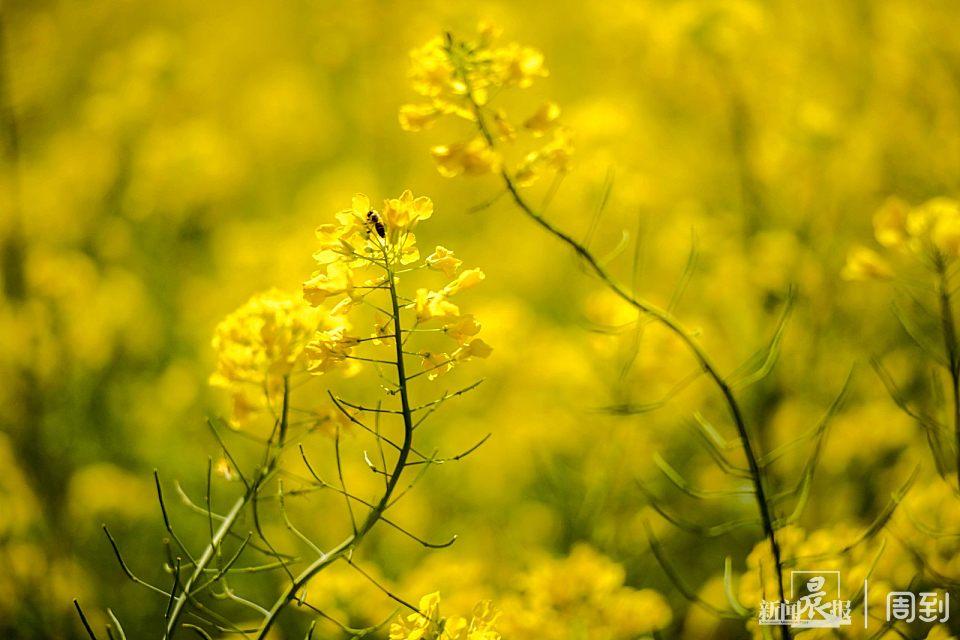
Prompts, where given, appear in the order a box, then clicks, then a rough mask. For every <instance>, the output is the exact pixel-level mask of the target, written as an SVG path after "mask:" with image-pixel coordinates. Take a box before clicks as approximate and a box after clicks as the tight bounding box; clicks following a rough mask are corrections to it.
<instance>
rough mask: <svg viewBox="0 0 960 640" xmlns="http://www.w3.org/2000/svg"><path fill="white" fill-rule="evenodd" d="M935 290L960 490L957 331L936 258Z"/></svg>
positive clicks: (942, 263)
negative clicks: (950, 401)
mask: <svg viewBox="0 0 960 640" xmlns="http://www.w3.org/2000/svg"><path fill="white" fill-rule="evenodd" d="M936 265H937V278H938V283H937V288H938V290H939V294H940V323H941V326H942V329H943V343H944V349H945V350H946V352H947V366H948V367H949V369H950V389H951V392H952V398H953V430H954V436H955V440H956V442H955V445H956V449H957V451H956V454H957V457H956V461H957V487H958V488H960V353H958V345H957V329H956V324H955V323H954V320H953V302H952V300H951V297H950V281H949V278H948V277H947V265H946V263H945V261H944V260H943V259H942V258H938V259H937V261H936Z"/></svg>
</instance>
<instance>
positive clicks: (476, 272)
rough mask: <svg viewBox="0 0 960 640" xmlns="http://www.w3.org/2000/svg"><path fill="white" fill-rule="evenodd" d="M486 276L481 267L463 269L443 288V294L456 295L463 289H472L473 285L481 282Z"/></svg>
mask: <svg viewBox="0 0 960 640" xmlns="http://www.w3.org/2000/svg"><path fill="white" fill-rule="evenodd" d="M486 277H487V276H486V275H484V273H483V271H481V270H480V269H467V270H465V271H461V272H460V275H458V276H457V278H456V279H455V280H453V281H452V282H451V283H450V284H448V285H447V286H445V287H444V288H443V295H445V296H452V295H456V294H457V293H459V292H461V291H464V290H466V289H470V288H471V287H474V286H476V285H478V284H480V283H481V282H483V280H484V278H486Z"/></svg>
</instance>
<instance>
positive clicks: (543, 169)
mask: <svg viewBox="0 0 960 640" xmlns="http://www.w3.org/2000/svg"><path fill="white" fill-rule="evenodd" d="M498 37H499V32H498V31H497V30H496V29H494V28H493V27H491V26H489V25H481V27H480V29H479V32H478V35H477V37H476V38H475V39H473V40H461V39H458V38H455V37H454V36H453V35H451V34H449V33H447V34H445V35H444V36H438V37H435V38H433V39H432V40H430V41H429V42H427V43H426V44H425V45H423V46H422V47H420V48H417V49H414V50H413V51H412V52H411V55H410V57H411V69H410V78H411V82H412V85H413V87H414V90H415V91H416V92H417V93H419V94H420V95H421V96H422V97H423V98H424V101H423V102H420V103H416V104H410V105H405V106H403V107H401V108H400V115H399V119H400V125H401V127H402V128H404V129H405V130H408V131H420V130H422V129H425V128H427V127H429V126H431V125H432V124H433V122H435V121H436V120H437V119H438V118H440V117H444V116H448V117H454V118H458V119H461V120H463V121H465V122H466V123H468V124H469V128H470V129H471V131H472V133H471V134H469V135H468V136H467V139H466V140H464V141H460V142H455V143H452V144H445V145H439V146H435V147H433V149H432V150H431V153H432V155H433V157H434V160H435V161H436V162H437V168H438V170H439V171H440V173H441V174H442V175H445V176H450V177H452V176H457V175H483V174H491V173H492V174H495V175H497V176H499V178H500V180H501V181H502V183H503V187H504V190H505V192H506V193H507V194H509V196H510V199H511V200H512V201H513V204H514V205H515V206H516V207H517V209H518V210H519V211H520V212H521V213H522V214H524V215H525V216H526V217H527V218H529V219H530V220H532V221H533V222H535V223H536V224H537V225H539V226H540V227H541V228H542V229H543V230H544V231H546V232H547V233H549V234H550V235H552V236H553V237H555V238H557V239H558V240H560V241H561V242H563V243H564V244H565V245H567V246H568V247H569V248H570V249H571V250H572V251H573V252H574V253H575V254H576V255H577V256H578V257H579V258H580V259H581V260H582V261H583V263H584V264H585V265H586V266H587V268H588V269H589V270H590V271H591V272H592V273H593V274H594V275H595V276H596V277H597V278H599V279H600V280H601V282H603V284H604V285H605V286H606V287H607V288H608V289H609V290H610V291H612V292H613V293H614V294H616V296H617V297H619V298H620V299H622V300H623V301H624V302H626V303H627V304H629V305H630V306H631V307H633V308H634V309H636V310H637V311H638V312H639V313H640V314H643V315H645V316H648V317H650V318H652V319H653V320H655V321H657V322H659V323H660V324H662V325H663V326H664V327H666V328H667V329H668V330H669V331H670V332H671V333H672V334H674V335H675V336H677V338H679V339H680V340H681V341H682V343H683V344H684V345H685V346H686V348H687V349H688V350H689V352H690V354H691V355H692V356H693V358H694V359H695V360H696V362H697V364H698V365H699V368H700V370H701V371H702V372H703V374H705V375H706V376H707V378H708V379H709V380H710V381H711V383H712V384H713V386H714V387H715V388H716V389H717V391H718V392H719V394H720V396H721V397H722V399H723V402H724V404H725V405H726V407H727V410H728V412H729V414H730V418H731V420H732V421H733V424H734V426H735V427H736V430H737V434H738V438H739V441H740V445H741V447H742V449H743V453H744V456H745V458H746V461H747V465H748V467H749V470H748V473H749V477H750V480H751V482H752V486H753V492H754V496H755V499H756V504H757V510H758V512H759V515H760V522H761V526H762V529H763V533H764V536H765V537H766V539H767V541H768V542H769V547H770V551H771V554H772V557H773V560H774V564H775V567H776V576H777V590H778V594H779V596H780V600H782V601H785V600H786V594H785V589H784V581H783V559H782V557H781V550H780V545H779V542H778V540H777V534H776V529H777V528H778V526H779V524H778V522H777V518H776V517H775V515H774V513H773V510H772V506H771V505H772V500H771V498H770V496H769V490H768V488H767V486H766V479H765V474H764V472H763V468H762V464H761V461H760V460H761V454H760V452H759V451H758V450H757V447H756V445H755V443H754V441H753V437H752V435H751V433H750V431H749V429H748V428H747V425H746V421H745V419H744V416H743V411H742V409H741V407H740V404H739V402H738V401H737V398H736V396H735V395H734V392H733V387H732V383H731V382H730V381H728V380H727V378H725V377H724V376H723V374H721V373H720V372H719V370H718V368H717V366H716V365H715V364H714V362H713V360H712V359H711V358H710V356H709V355H708V354H707V353H706V351H705V350H704V349H703V347H701V346H700V344H699V342H698V341H697V340H696V338H695V337H694V335H693V334H692V333H691V332H690V331H688V330H687V329H685V328H684V327H683V325H682V324H681V323H680V322H679V320H677V319H676V318H675V317H674V316H673V315H672V314H671V313H670V312H669V311H668V310H666V309H662V308H660V307H658V306H656V305H654V304H652V303H650V302H648V301H646V300H644V299H642V298H640V297H638V296H637V295H635V294H634V293H632V292H631V291H629V290H628V289H627V288H626V287H625V286H623V285H622V284H620V283H619V282H618V281H617V280H616V279H615V278H614V277H613V276H612V275H611V274H610V272H608V271H607V269H606V268H605V267H604V266H603V265H602V264H601V263H600V261H599V259H598V258H596V257H595V256H594V255H593V253H592V252H591V251H590V249H589V248H588V247H587V246H586V245H585V244H583V243H581V242H580V241H578V240H576V239H575V238H574V237H573V236H572V235H570V234H569V233H567V232H565V231H563V230H562V229H560V228H559V227H558V226H556V225H555V224H553V223H551V222H550V221H548V220H547V219H546V218H545V217H544V216H543V215H542V214H541V213H540V212H539V211H537V210H536V209H535V208H534V207H533V206H532V205H531V204H530V203H529V202H528V200H527V199H526V198H525V197H524V195H523V194H522V189H523V187H526V186H528V185H530V184H532V183H533V182H534V181H536V180H537V179H538V178H539V177H540V176H542V175H544V174H547V173H551V172H564V171H566V170H567V169H568V168H569V164H570V161H571V157H572V154H573V144H572V138H571V134H570V131H569V129H568V128H567V127H565V126H563V125H562V123H561V121H560V108H559V106H557V105H556V104H555V103H553V102H547V103H545V104H544V105H542V106H541V107H540V108H538V109H537V110H536V111H535V112H534V113H532V114H531V115H530V116H529V117H528V118H527V119H525V120H523V122H522V125H521V126H520V127H519V130H520V131H522V132H523V133H524V137H526V138H528V139H529V140H530V141H532V143H533V144H534V148H533V149H532V150H530V151H527V152H526V153H525V154H524V153H523V152H522V151H519V152H518V151H517V150H516V148H517V146H518V144H520V143H521V142H522V141H519V140H518V139H519V136H518V127H516V126H514V125H513V124H512V123H511V121H510V119H509V117H508V115H507V114H506V113H505V112H504V111H503V110H502V109H499V108H498V107H496V106H495V105H494V98H495V97H496V96H497V95H499V94H500V93H501V91H503V90H506V89H509V88H521V89H523V88H526V87H529V86H531V85H532V84H533V82H534V81H535V80H536V79H538V78H541V77H544V76H546V75H547V70H546V68H545V67H544V59H543V55H542V54H541V53H540V52H539V51H537V50H536V49H534V48H531V47H526V46H522V45H518V44H515V43H512V44H502V43H500V42H499V41H498ZM548 136H549V137H548ZM542 139H546V140H547V142H545V143H543V144H539V141H540V140H542ZM528 146H529V143H528ZM516 153H520V154H521V156H520V159H519V160H514V161H511V160H510V159H509V156H510V155H511V154H516ZM778 333H779V331H778ZM781 632H782V634H783V637H784V638H787V637H789V631H788V630H787V628H786V627H781Z"/></svg>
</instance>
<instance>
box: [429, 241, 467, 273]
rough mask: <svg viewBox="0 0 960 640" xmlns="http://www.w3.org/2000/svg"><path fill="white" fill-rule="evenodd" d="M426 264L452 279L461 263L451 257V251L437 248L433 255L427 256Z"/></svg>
mask: <svg viewBox="0 0 960 640" xmlns="http://www.w3.org/2000/svg"><path fill="white" fill-rule="evenodd" d="M427 264H428V265H430V268H431V269H435V270H437V271H441V272H443V274H444V275H446V276H447V277H448V278H452V277H453V276H454V275H456V273H457V270H458V269H460V265H462V264H463V261H462V260H459V259H457V258H455V257H453V251H450V250H449V249H446V248H444V247H440V246H438V247H437V248H436V249H434V251H433V253H431V254H430V255H429V256H427Z"/></svg>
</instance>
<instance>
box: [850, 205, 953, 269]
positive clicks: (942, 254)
mask: <svg viewBox="0 0 960 640" xmlns="http://www.w3.org/2000/svg"><path fill="white" fill-rule="evenodd" d="M873 230H874V237H875V239H876V241H877V244H878V245H880V246H881V247H882V248H883V249H884V250H885V252H886V256H884V255H883V254H881V253H880V252H878V251H876V250H874V249H871V248H868V247H865V246H862V245H858V246H856V247H854V248H853V249H851V250H850V253H849V255H848V257H847V263H846V265H845V266H844V268H843V271H842V276H843V277H844V278H845V279H847V280H860V281H863V280H890V279H892V278H893V277H894V275H895V272H896V270H895V268H894V266H893V265H892V264H891V260H893V259H896V258H899V257H910V258H912V259H913V260H915V261H918V262H919V263H920V264H921V265H923V266H925V267H927V268H929V269H931V270H938V271H942V270H943V269H944V268H945V267H946V265H948V264H950V263H952V262H953V261H954V260H956V258H957V257H960V202H958V201H957V200H954V199H953V198H947V197H938V198H932V199H930V200H927V201H926V202H924V203H923V204H920V205H917V206H911V205H909V204H908V203H907V202H905V201H903V200H901V199H900V198H896V197H892V198H890V199H888V200H887V201H886V202H885V203H884V204H883V206H881V207H880V209H879V210H878V211H877V212H876V214H875V215H874V217H873Z"/></svg>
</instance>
